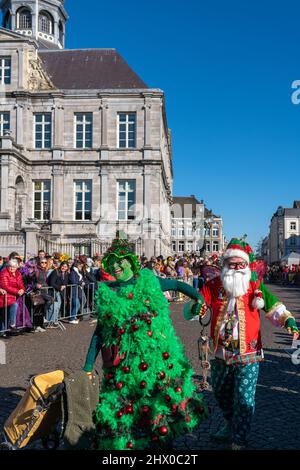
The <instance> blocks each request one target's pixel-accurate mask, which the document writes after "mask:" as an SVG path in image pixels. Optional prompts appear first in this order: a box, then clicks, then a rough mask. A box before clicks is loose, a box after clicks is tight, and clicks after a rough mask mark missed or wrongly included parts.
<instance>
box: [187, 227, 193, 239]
mask: <svg viewBox="0 0 300 470" xmlns="http://www.w3.org/2000/svg"><path fill="white" fill-rule="evenodd" d="M186 235H187V237H192V236H193V227H191V226H190V225H188V226H187V228H186Z"/></svg>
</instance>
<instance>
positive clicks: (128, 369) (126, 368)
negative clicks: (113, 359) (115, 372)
mask: <svg viewBox="0 0 300 470" xmlns="http://www.w3.org/2000/svg"><path fill="white" fill-rule="evenodd" d="M122 370H123V372H125V374H129V372H130V367H122Z"/></svg>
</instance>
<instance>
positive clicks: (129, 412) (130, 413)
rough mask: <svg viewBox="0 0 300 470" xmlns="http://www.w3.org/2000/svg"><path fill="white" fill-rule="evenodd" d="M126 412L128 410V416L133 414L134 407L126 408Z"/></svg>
mask: <svg viewBox="0 0 300 470" xmlns="http://www.w3.org/2000/svg"><path fill="white" fill-rule="evenodd" d="M125 410H126V413H127V414H129V415H132V414H133V406H132V405H128V406H126V408H125Z"/></svg>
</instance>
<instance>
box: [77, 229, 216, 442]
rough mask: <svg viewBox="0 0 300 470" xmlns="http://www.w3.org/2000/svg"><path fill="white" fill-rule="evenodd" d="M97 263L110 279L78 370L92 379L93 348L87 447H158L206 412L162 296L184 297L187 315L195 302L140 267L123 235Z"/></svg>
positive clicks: (100, 293) (193, 294)
mask: <svg viewBox="0 0 300 470" xmlns="http://www.w3.org/2000/svg"><path fill="white" fill-rule="evenodd" d="M102 264H103V268H104V270H105V271H106V272H108V273H110V274H111V275H112V276H114V277H115V279H116V281H115V282H106V283H104V282H103V283H101V284H100V285H99V288H98V290H97V294H96V303H97V311H98V324H97V327H96V330H95V333H94V335H93V337H92V340H91V344H90V348H89V351H88V354H87V357H86V362H85V366H84V370H85V371H86V372H87V374H88V375H89V377H92V370H93V367H94V363H95V360H96V357H97V355H98V353H99V352H100V350H101V352H102V359H103V377H104V378H103V381H102V386H101V392H100V396H99V405H98V408H97V410H96V413H95V422H96V439H95V447H96V448H97V449H99V450H100V449H106V450H126V449H133V450H142V449H149V448H152V447H154V448H155V449H157V450H159V449H161V448H163V447H164V446H166V445H167V444H169V443H170V440H171V439H173V438H174V437H175V436H176V435H182V434H185V433H187V432H188V431H190V430H191V429H193V428H194V427H195V426H197V425H198V424H199V423H200V422H201V421H202V419H203V418H204V417H205V416H206V415H207V407H206V406H205V404H204V402H203V399H202V395H201V394H199V393H197V392H196V389H195V386H194V384H193V382H192V376H193V371H192V368H191V366H190V364H189V362H188V360H187V359H186V357H185V354H184V351H183V348H182V345H181V343H180V340H179V339H178V338H177V336H176V334H175V331H174V329H173V326H172V324H171V319H170V311H169V305H168V302H167V300H166V299H165V297H164V294H163V292H164V291H169V290H180V291H181V292H183V293H184V294H185V295H188V296H189V297H190V298H192V299H193V300H194V302H192V303H193V306H192V309H193V313H194V314H197V313H200V311H201V307H200V303H199V302H198V300H199V301H200V302H201V303H203V302H202V297H201V296H200V294H199V293H198V292H197V290H196V289H193V287H191V286H189V285H187V284H184V283H183V282H178V281H177V280H169V279H165V278H158V277H156V276H155V275H154V274H153V273H152V272H151V271H150V270H149V269H140V264H139V261H138V257H137V256H136V255H135V254H134V253H133V252H132V250H131V247H130V244H129V243H128V241H127V240H126V237H125V234H123V233H118V234H117V238H116V239H115V240H114V241H113V243H112V246H111V248H110V249H109V250H108V252H107V253H106V254H105V256H104V258H103V261H102ZM193 307H194V308H193Z"/></svg>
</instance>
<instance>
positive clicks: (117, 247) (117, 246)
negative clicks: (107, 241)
mask: <svg viewBox="0 0 300 470" xmlns="http://www.w3.org/2000/svg"><path fill="white" fill-rule="evenodd" d="M124 258H125V259H127V260H128V261H129V262H130V264H131V268H132V271H133V274H137V272H138V271H139V270H140V263H139V259H138V257H137V255H136V254H135V253H133V251H132V247H131V246H130V244H129V243H128V241H127V237H126V235H125V233H124V232H123V231H121V232H119V231H118V232H117V233H116V238H115V239H114V240H113V242H112V245H111V247H110V248H109V249H108V250H107V252H106V253H105V255H104V257H103V260H102V266H103V269H104V271H106V272H108V273H109V274H113V273H111V270H110V265H111V263H112V262H113V261H119V260H122V259H124Z"/></svg>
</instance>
